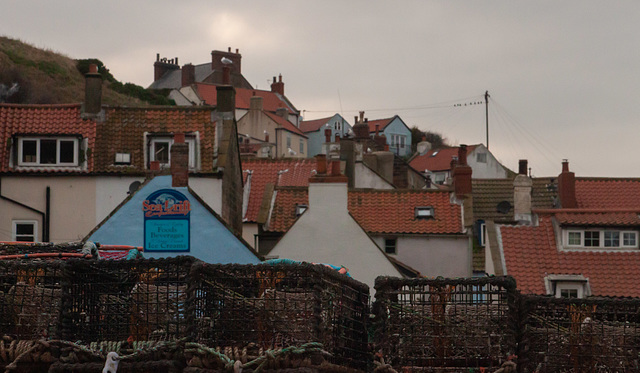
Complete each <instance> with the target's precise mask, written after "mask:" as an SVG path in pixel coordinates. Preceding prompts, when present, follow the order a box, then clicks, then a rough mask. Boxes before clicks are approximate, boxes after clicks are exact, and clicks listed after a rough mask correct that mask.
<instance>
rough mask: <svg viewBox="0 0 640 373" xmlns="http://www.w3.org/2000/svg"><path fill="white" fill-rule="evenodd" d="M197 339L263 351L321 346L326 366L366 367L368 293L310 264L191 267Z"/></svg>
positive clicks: (349, 279)
mask: <svg viewBox="0 0 640 373" xmlns="http://www.w3.org/2000/svg"><path fill="white" fill-rule="evenodd" d="M192 278H193V280H194V282H195V284H196V285H195V287H196V290H195V298H194V302H195V303H194V306H195V317H196V320H197V321H196V322H197V324H198V327H197V333H198V334H197V341H198V342H200V343H202V344H204V345H207V346H212V347H220V348H223V349H224V348H240V349H242V348H245V347H246V346H247V345H250V344H251V345H256V346H259V347H260V348H263V349H265V350H267V349H278V348H284V347H288V346H300V345H302V344H304V343H307V342H320V343H322V344H323V346H324V348H325V349H326V350H327V351H328V352H330V353H331V354H333V358H332V360H331V361H330V363H338V364H340V365H345V366H351V367H362V366H366V364H367V362H368V360H369V355H368V352H367V330H366V324H365V323H366V320H367V318H368V288H367V286H366V285H364V284H362V283H360V282H357V281H355V280H353V279H351V278H349V277H348V276H345V275H342V274H339V273H338V272H336V271H335V270H333V269H330V268H327V267H325V266H322V265H313V264H307V263H302V264H277V265H269V264H260V265H212V264H205V263H197V264H195V265H194V266H193V272H192Z"/></svg>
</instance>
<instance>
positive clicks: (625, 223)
mask: <svg viewBox="0 0 640 373" xmlns="http://www.w3.org/2000/svg"><path fill="white" fill-rule="evenodd" d="M555 217H556V219H557V220H558V223H560V224H561V225H574V226H598V225H599V226H613V227H631V226H637V227H638V226H640V217H638V212H631V211H625V212H622V211H593V212H590V211H584V212H582V211H576V212H558V213H556V214H555Z"/></svg>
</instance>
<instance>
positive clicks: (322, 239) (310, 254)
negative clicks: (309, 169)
mask: <svg viewBox="0 0 640 373" xmlns="http://www.w3.org/2000/svg"><path fill="white" fill-rule="evenodd" d="M269 255H272V256H277V257H278V258H288V259H293V260H299V261H307V262H313V263H329V264H334V265H343V266H345V267H347V268H348V269H349V273H350V274H351V276H352V277H353V278H355V279H356V280H358V281H361V282H364V283H365V284H367V285H369V288H370V290H371V292H373V285H374V283H375V279H376V277H378V276H395V277H402V275H401V273H400V272H399V271H398V270H397V269H396V268H395V267H394V266H393V265H392V264H391V262H390V261H389V260H388V259H387V258H386V256H385V255H384V253H383V252H382V251H381V250H380V248H379V247H378V246H377V245H376V244H375V243H374V242H373V240H372V239H371V238H370V237H369V236H368V235H367V234H366V233H365V232H364V231H363V230H362V228H361V227H360V226H359V225H358V224H357V223H356V222H355V220H353V218H352V217H351V215H349V212H348V211H347V184H346V183H322V184H320V183H310V184H309V208H308V209H307V211H306V212H305V213H304V214H302V216H300V218H299V219H298V221H296V223H295V224H294V225H293V226H292V227H291V228H290V229H289V231H288V232H287V233H286V234H285V235H284V236H283V237H282V238H281V239H280V241H279V242H278V243H277V244H276V246H275V247H274V248H273V250H272V251H271V252H270V253H269Z"/></svg>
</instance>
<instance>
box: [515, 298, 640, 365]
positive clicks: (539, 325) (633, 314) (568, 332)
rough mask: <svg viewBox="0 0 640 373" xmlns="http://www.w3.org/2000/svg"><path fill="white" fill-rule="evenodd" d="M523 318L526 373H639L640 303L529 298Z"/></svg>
mask: <svg viewBox="0 0 640 373" xmlns="http://www.w3.org/2000/svg"><path fill="white" fill-rule="evenodd" d="M522 316H523V318H524V322H526V329H525V333H524V334H523V341H522V343H523V344H524V345H525V346H526V349H527V351H528V353H527V354H526V359H519V365H521V368H522V369H524V370H522V371H530V372H532V371H536V372H540V373H545V372H575V373H591V372H594V373H595V372H638V371H640V299H558V298H549V297H542V296H524V301H523V315H522ZM523 357H525V356H523Z"/></svg>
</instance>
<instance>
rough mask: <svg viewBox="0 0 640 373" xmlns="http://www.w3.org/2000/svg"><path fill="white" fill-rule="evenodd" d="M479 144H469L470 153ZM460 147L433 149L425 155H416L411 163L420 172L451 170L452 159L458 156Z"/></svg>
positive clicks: (468, 152)
mask: <svg viewBox="0 0 640 373" xmlns="http://www.w3.org/2000/svg"><path fill="white" fill-rule="evenodd" d="M477 146H478V145H468V146H467V154H470V153H471V152H472V151H473V150H474V149H475V148H476V147H477ZM458 149H459V147H452V148H439V149H431V150H429V151H428V152H427V153H425V154H423V155H419V154H418V155H417V156H415V157H414V158H413V159H412V160H411V161H410V162H409V164H410V165H411V167H413V168H415V169H416V170H418V171H420V172H424V171H425V170H429V171H433V172H437V171H448V170H451V159H453V157H457V156H458Z"/></svg>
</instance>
